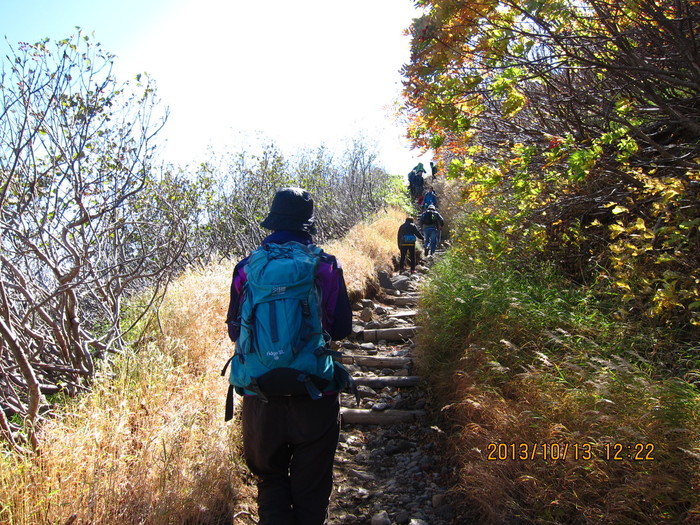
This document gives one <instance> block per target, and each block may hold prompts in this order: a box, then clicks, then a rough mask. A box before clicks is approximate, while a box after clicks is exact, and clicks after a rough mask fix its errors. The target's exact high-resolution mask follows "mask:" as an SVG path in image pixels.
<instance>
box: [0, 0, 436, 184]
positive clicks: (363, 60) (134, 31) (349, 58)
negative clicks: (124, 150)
mask: <svg viewBox="0 0 700 525" xmlns="http://www.w3.org/2000/svg"><path fill="white" fill-rule="evenodd" d="M418 15H419V12H418V11H417V10H416V9H415V8H414V6H413V1H412V0H350V1H348V0H344V1H337V0H296V1H290V0H267V1H254V0H245V1H244V0H119V1H116V0H102V1H100V0H63V1H60V2H59V1H57V0H0V35H2V36H3V37H7V39H8V40H9V42H10V43H12V44H16V43H17V42H18V41H29V42H35V41H37V40H39V39H41V38H43V37H49V38H52V39H56V38H65V37H67V36H70V35H71V34H74V33H75V27H76V26H80V27H81V28H82V29H83V30H84V31H85V32H87V33H93V32H94V35H95V39H96V40H97V41H99V42H100V43H101V44H102V46H103V47H104V48H105V49H106V50H107V51H109V52H111V53H114V54H115V55H117V61H116V66H117V67H116V70H117V74H118V76H119V78H120V79H121V80H126V79H128V78H133V77H134V76H135V75H136V74H137V73H139V72H144V71H145V72H148V73H149V74H150V75H151V76H152V77H153V78H155V80H156V82H157V86H158V93H159V95H160V97H161V99H163V101H164V103H165V104H167V105H168V106H169V108H170V119H169V121H168V123H167V125H166V128H165V129H164V131H163V132H162V136H161V138H162V139H167V144H166V146H165V148H164V150H163V152H162V153H163V156H164V157H165V158H166V160H170V161H172V162H176V163H183V164H184V163H189V162H196V161H201V160H204V158H205V152H206V148H207V146H208V145H212V146H214V147H215V148H221V147H223V146H224V145H235V147H238V146H239V145H240V144H241V141H242V140H245V139H242V138H241V137H253V136H255V135H256V134H257V133H262V134H263V135H264V136H266V137H269V138H272V139H274V140H275V141H276V142H277V143H278V144H279V145H280V146H281V147H282V148H283V150H284V151H286V152H288V153H292V152H294V151H295V150H296V149H298V148H301V147H311V148H315V147H317V146H319V145H320V144H321V143H325V144H326V145H327V146H329V147H330V148H333V149H336V148H340V147H342V146H341V145H342V144H343V143H344V141H346V140H347V139H350V138H352V137H355V136H358V135H359V134H360V133H363V134H364V135H365V136H366V137H367V138H368V139H369V141H370V142H376V143H377V149H378V151H379V155H380V162H381V163H382V164H383V165H384V167H385V168H386V169H387V170H388V171H390V172H392V173H398V174H405V173H408V171H409V170H410V169H411V168H412V167H413V166H414V165H415V164H416V162H418V161H419V160H421V161H423V162H424V163H426V164H427V161H429V160H430V155H429V154H427V155H423V156H422V157H420V155H421V153H420V152H419V151H416V150H413V151H412V150H409V148H408V143H407V141H406V140H405V139H403V133H404V131H403V129H402V127H401V126H400V125H399V124H398V123H396V122H394V120H393V113H394V105H395V103H396V102H397V101H398V100H399V95H400V91H401V75H400V73H399V69H400V68H401V66H402V65H403V64H404V63H405V62H406V61H407V60H408V56H409V39H408V37H407V36H404V35H403V31H404V29H406V28H407V27H408V26H409V25H410V23H411V21H412V19H413V18H415V17H416V16H418ZM3 46H4V42H3Z"/></svg>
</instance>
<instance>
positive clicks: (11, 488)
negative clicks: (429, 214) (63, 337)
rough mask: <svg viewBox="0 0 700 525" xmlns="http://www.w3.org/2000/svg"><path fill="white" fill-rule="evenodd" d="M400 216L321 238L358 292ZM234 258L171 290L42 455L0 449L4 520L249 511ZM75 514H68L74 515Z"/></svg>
mask: <svg viewBox="0 0 700 525" xmlns="http://www.w3.org/2000/svg"><path fill="white" fill-rule="evenodd" d="M403 220H404V215H403V213H402V212H399V211H397V210H387V211H385V212H382V213H381V214H380V215H379V217H378V219H377V220H376V221H375V222H373V223H368V224H361V225H358V226H357V227H355V228H353V229H352V230H351V231H350V232H349V233H348V237H347V239H346V240H344V241H338V242H335V243H331V244H329V245H328V246H325V247H324V248H325V249H326V250H327V251H328V252H329V253H332V254H334V255H336V256H337V257H338V259H339V261H340V262H341V264H342V266H343V267H344V272H345V277H346V281H347V283H348V288H349V291H350V292H351V294H352V295H353V296H354V297H355V298H359V297H360V296H361V295H362V294H363V293H364V291H365V290H367V289H369V288H371V287H372V284H368V283H372V282H374V281H376V270H377V268H378V267H382V266H388V265H389V264H390V261H391V258H392V256H395V255H396V251H397V249H396V247H395V243H396V241H395V237H396V231H397V229H398V226H399V225H400V224H401V223H402V222H403ZM232 270H233V264H232V263H231V264H223V265H218V266H212V267H210V268H208V269H206V270H204V271H190V272H188V273H186V274H185V275H183V276H182V277H181V278H180V279H178V280H177V281H176V282H175V283H174V284H173V285H172V287H171V288H170V289H169V290H168V293H167V296H166V299H165V302H164V303H163V305H162V306H161V308H160V311H159V315H158V322H153V323H152V324H153V326H154V328H157V329H155V330H154V337H152V338H151V342H149V343H148V344H147V345H146V346H144V347H143V348H141V349H140V350H139V351H138V352H130V353H128V354H126V355H124V356H123V357H120V358H119V359H117V360H116V361H115V362H114V364H113V365H111V367H110V368H109V369H107V370H105V371H104V373H103V374H102V376H101V377H100V378H99V379H98V380H97V381H96V383H95V385H94V388H93V390H92V391H91V392H90V393H88V394H85V395H84V396H83V397H81V398H80V399H79V400H76V401H74V402H71V403H69V404H68V405H66V406H65V407H63V408H57V416H56V417H55V418H53V419H52V420H51V421H50V422H48V423H47V424H45V425H44V427H43V428H42V429H41V453H40V455H39V456H38V457H24V458H23V457H18V456H16V455H13V454H10V453H7V454H4V455H3V456H0V523H7V524H13V525H36V524H49V523H51V524H55V523H67V522H70V520H71V519H74V523H119V524H137V523H138V524H151V525H161V524H172V523H190V524H196V523H230V521H231V516H232V515H234V514H237V513H243V514H245V513H250V515H253V516H254V514H255V505H254V501H253V496H254V488H253V484H252V483H251V479H250V478H249V475H248V474H247V473H246V470H245V468H244V466H243V463H242V458H241V450H240V446H241V444H240V434H239V430H240V428H239V425H237V424H236V423H235V422H229V423H228V424H225V423H224V420H223V414H224V400H225V397H226V390H227V381H226V379H225V378H222V377H221V376H220V371H221V368H222V367H223V365H224V363H225V361H226V359H228V357H229V356H230V354H231V353H232V350H233V348H232V344H231V343H230V342H229V340H228V336H227V334H226V328H225V324H224V321H225V317H226V309H227V308H228V300H229V286H230V279H231V272H232ZM73 517H74V518H73Z"/></svg>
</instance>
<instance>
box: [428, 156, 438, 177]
mask: <svg viewBox="0 0 700 525" xmlns="http://www.w3.org/2000/svg"><path fill="white" fill-rule="evenodd" d="M438 169H439V168H438V165H437V164H435V163H434V162H433V161H432V160H431V161H430V173H431V175H432V176H433V180H435V179H437V172H438Z"/></svg>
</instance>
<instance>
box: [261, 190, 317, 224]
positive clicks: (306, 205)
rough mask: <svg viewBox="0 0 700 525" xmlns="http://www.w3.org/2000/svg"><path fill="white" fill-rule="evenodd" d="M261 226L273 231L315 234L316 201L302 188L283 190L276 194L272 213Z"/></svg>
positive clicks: (271, 208)
mask: <svg viewBox="0 0 700 525" xmlns="http://www.w3.org/2000/svg"><path fill="white" fill-rule="evenodd" d="M260 226H262V227H263V228H266V229H268V230H273V231H275V230H292V231H301V232H307V233H310V234H312V235H313V234H315V233H316V226H315V225H314V201H313V199H312V198H311V195H310V194H309V192H308V191H306V190H303V189H301V188H294V187H290V188H282V189H281V190H279V191H278V192H277V193H275V197H274V198H273V199H272V205H271V206H270V213H269V214H268V215H267V217H265V220H264V221H262V222H261V223H260Z"/></svg>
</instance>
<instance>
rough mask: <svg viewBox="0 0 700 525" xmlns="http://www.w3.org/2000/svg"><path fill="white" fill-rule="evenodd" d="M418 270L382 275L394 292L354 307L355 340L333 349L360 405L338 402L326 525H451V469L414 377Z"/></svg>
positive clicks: (387, 291) (347, 400)
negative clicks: (340, 356)
mask: <svg viewBox="0 0 700 525" xmlns="http://www.w3.org/2000/svg"><path fill="white" fill-rule="evenodd" d="M417 270H418V271H417V273H415V274H413V275H401V276H396V277H394V278H393V279H388V276H387V275H383V276H381V277H382V278H381V282H382V283H383V285H384V286H385V287H386V286H388V284H387V283H388V282H391V283H392V288H391V289H384V290H383V291H384V292H385V294H382V295H380V296H379V299H378V300H366V299H365V300H363V301H361V303H359V304H358V305H356V306H355V307H354V309H355V320H354V329H353V337H352V338H351V339H347V340H344V341H341V342H340V343H339V344H340V347H341V350H342V351H343V355H344V357H343V362H344V363H345V366H346V367H347V368H348V370H349V371H350V373H351V375H352V376H353V377H354V378H355V380H356V383H357V386H358V391H359V394H360V397H361V400H360V404H359V406H357V404H356V401H355V397H354V396H353V395H351V394H343V395H342V399H341V401H342V406H343V408H342V421H343V422H342V427H341V435H340V443H339V447H338V452H337V454H336V462H335V468H334V490H333V495H332V496H331V506H330V520H329V522H328V524H329V525H360V524H362V525H394V524H396V525H404V524H408V525H424V524H430V525H450V524H452V523H454V519H455V510H454V508H453V507H452V506H451V505H450V503H449V502H448V501H447V500H446V497H445V494H446V489H447V486H446V485H447V484H448V481H447V480H448V479H449V475H450V472H451V468H450V466H449V465H446V464H444V463H443V461H442V457H441V454H440V437H441V436H440V430H439V429H438V428H437V427H435V426H431V425H432V424H431V422H430V420H429V415H428V411H427V410H426V409H427V408H429V407H427V403H428V401H427V398H426V395H425V393H424V391H423V389H422V384H421V381H420V378H419V377H417V376H415V375H414V370H413V353H414V350H415V343H414V342H413V338H414V337H415V334H416V333H417V330H418V328H417V327H416V326H415V320H414V316H415V314H416V311H415V307H416V304H417V300H418V293H417V288H418V285H419V283H420V281H421V279H422V278H423V275H424V274H425V272H427V268H425V267H419V268H418V269H417ZM397 288H399V289H400V290H397Z"/></svg>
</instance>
